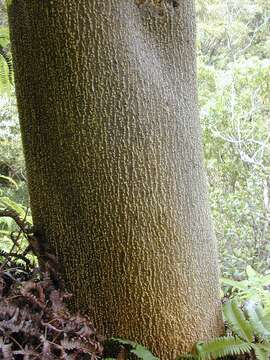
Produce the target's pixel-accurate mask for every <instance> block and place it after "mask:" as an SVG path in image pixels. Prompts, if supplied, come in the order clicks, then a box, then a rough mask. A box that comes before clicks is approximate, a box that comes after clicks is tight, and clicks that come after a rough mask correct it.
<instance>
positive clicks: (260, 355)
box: [252, 344, 270, 360]
mask: <svg viewBox="0 0 270 360" xmlns="http://www.w3.org/2000/svg"><path fill="white" fill-rule="evenodd" d="M252 348H253V350H254V353H255V355H256V359H257V360H269V358H270V344H267V345H266V344H252Z"/></svg>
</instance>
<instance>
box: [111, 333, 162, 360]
mask: <svg viewBox="0 0 270 360" xmlns="http://www.w3.org/2000/svg"><path fill="white" fill-rule="evenodd" d="M112 340H114V341H117V342H119V343H120V344H123V345H130V346H131V347H132V350H130V352H131V353H132V354H134V355H136V356H138V358H139V359H142V360H159V359H158V358H157V357H155V356H154V355H153V354H152V353H151V351H149V350H148V349H147V348H146V347H144V346H142V345H140V344H137V343H136V342H134V341H130V340H124V339H119V338H112Z"/></svg>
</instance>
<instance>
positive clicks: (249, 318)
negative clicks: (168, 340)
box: [179, 300, 270, 360]
mask: <svg viewBox="0 0 270 360" xmlns="http://www.w3.org/2000/svg"><path fill="white" fill-rule="evenodd" d="M223 314H224V320H225V322H226V324H227V328H228V333H229V334H228V336H223V337H218V338H215V339H212V340H210V341H207V342H198V343H197V344H196V345H195V347H194V351H193V353H192V354H187V355H184V356H182V357H180V358H179V359H181V358H187V357H189V358H192V359H200V360H211V359H218V358H222V357H224V356H236V355H241V354H244V353H250V352H254V354H255V357H256V359H258V360H264V359H269V356H270V311H269V309H266V308H264V307H263V306H262V304H260V303H254V302H252V301H248V302H246V303H245V304H244V305H242V306H240V305H239V303H237V301H236V300H230V301H228V302H227V303H226V304H225V305H224V307H223Z"/></svg>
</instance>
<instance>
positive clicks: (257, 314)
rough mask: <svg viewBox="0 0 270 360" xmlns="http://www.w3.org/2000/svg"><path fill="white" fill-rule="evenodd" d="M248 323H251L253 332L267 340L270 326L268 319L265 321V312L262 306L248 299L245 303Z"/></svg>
mask: <svg viewBox="0 0 270 360" xmlns="http://www.w3.org/2000/svg"><path fill="white" fill-rule="evenodd" d="M245 309H246V311H247V314H248V317H249V321H250V324H251V325H252V328H253V332H254V333H255V334H256V335H258V336H259V338H261V339H265V340H269V338H270V327H269V321H268V320H266V321H265V314H264V311H263V308H261V307H260V306H259V305H257V304H254V303H253V302H252V301H249V302H248V303H247V304H246V305H245Z"/></svg>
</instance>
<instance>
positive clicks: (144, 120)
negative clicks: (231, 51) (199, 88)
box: [9, 0, 222, 360]
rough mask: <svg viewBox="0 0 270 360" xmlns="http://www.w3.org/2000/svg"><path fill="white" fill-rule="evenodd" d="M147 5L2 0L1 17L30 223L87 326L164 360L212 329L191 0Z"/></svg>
mask: <svg viewBox="0 0 270 360" xmlns="http://www.w3.org/2000/svg"><path fill="white" fill-rule="evenodd" d="M152 2H153V3H154V2H155V0H152V1H146V2H145V4H142V6H139V5H138V4H136V1H135V0H106V1H101V0H92V1H83V0H76V1H73V0H50V1H49V0H27V1H22V0H13V2H12V4H11V5H10V9H9V18H10V27H11V36H12V47H13V56H14V63H15V80H16V92H17V98H18V106H19V114H20V121H21V129H22V135H23V143H24V151H25V157H26V164H27V171H28V180H29V190H30V197H31V208H32V212H33V218H34V223H35V224H36V225H37V226H38V227H39V229H41V231H42V234H43V237H44V241H48V243H49V244H50V246H51V247H52V248H53V249H54V250H55V252H56V254H57V257H58V261H59V263H60V265H61V269H62V271H63V275H64V278H65V280H66V284H67V286H68V288H69V289H70V290H71V291H72V292H73V293H74V306H75V307H76V308H77V309H79V310H80V311H83V312H86V313H88V314H89V315H90V316H91V317H92V319H93V321H94V323H95V325H96V327H97V328H98V331H99V332H101V333H103V332H104V333H106V334H108V335H109V336H110V335H115V336H119V337H122V338H129V339H132V340H135V341H138V342H140V343H143V344H145V345H146V346H149V347H150V348H151V349H152V350H154V351H155V352H156V353H157V354H158V355H159V356H160V357H161V359H163V360H164V359H169V360H171V359H174V357H175V356H176V355H177V354H178V355H179V353H181V352H182V351H186V350H190V349H191V346H192V345H193V343H194V342H195V341H197V340H199V339H202V338H203V339H205V338H208V337H210V336H213V335H218V334H219V333H220V331H222V325H221V320H220V305H219V294H218V270H217V254H216V245H215V241H214V237H213V233H212V228H211V221H210V216H209V209H208V201H207V190H206V188H207V186H206V179H205V173H204V169H203V159H202V147H201V134H200V128H199V123H198V114H197V92H196V71H195V68H196V64H195V49H194V46H195V45H194V33H195V25H194V22H195V21H194V4H193V1H191V0H181V1H180V0H179V1H169V0H164V1H163V2H162V1H161V4H160V5H156V6H155V5H151V4H150V3H152ZM157 7H159V9H158V8H157ZM161 8H163V10H162V9H161ZM161 10H162V11H161Z"/></svg>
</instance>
